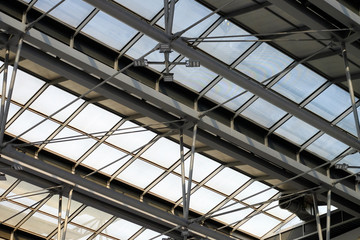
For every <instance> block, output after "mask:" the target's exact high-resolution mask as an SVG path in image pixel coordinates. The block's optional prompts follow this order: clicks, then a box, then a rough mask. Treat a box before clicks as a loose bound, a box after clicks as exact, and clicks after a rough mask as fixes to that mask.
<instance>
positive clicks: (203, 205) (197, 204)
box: [190, 187, 225, 213]
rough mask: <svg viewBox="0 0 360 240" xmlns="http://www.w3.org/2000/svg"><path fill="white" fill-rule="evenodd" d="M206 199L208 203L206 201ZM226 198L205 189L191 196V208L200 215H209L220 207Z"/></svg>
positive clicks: (202, 188)
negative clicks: (215, 208) (212, 210)
mask: <svg viewBox="0 0 360 240" xmlns="http://www.w3.org/2000/svg"><path fill="white" fill-rule="evenodd" d="M204 199H206V201H204ZM224 199H225V197H223V196H221V195H220V194H217V193H215V192H213V191H211V190H208V189H206V188H204V187H201V188H199V189H198V190H197V191H196V192H194V193H193V194H191V198H190V208H192V209H194V210H195V211H197V212H200V213H207V212H209V211H210V210H211V209H213V208H214V207H215V206H216V205H218V204H219V203H220V202H221V201H222V200H224Z"/></svg>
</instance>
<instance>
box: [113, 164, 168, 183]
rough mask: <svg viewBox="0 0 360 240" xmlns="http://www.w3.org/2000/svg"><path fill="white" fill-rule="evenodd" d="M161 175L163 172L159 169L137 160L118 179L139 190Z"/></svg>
mask: <svg viewBox="0 0 360 240" xmlns="http://www.w3.org/2000/svg"><path fill="white" fill-rule="evenodd" d="M161 173H163V170H161V169H160V168H158V167H155V166H154V165H152V164H150V163H147V162H144V161H142V160H139V159H137V160H135V161H134V162H133V163H132V164H131V165H130V166H128V167H127V168H126V169H125V170H124V171H122V172H121V173H120V174H119V176H118V178H120V179H122V180H124V181H126V182H128V183H130V184H132V185H135V186H138V187H140V188H145V187H146V186H148V185H149V184H150V183H151V182H152V181H154V180H155V179H156V178H157V177H158V176H159V175H160V174H161Z"/></svg>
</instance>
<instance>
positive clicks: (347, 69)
mask: <svg viewBox="0 0 360 240" xmlns="http://www.w3.org/2000/svg"><path fill="white" fill-rule="evenodd" d="M341 50H342V56H343V58H344V64H345V75H346V80H347V83H348V87H349V93H350V98H351V105H352V108H353V113H354V118H355V127H356V133H357V137H358V139H360V126H359V115H358V112H357V109H356V104H355V95H354V89H353V85H352V81H351V74H350V67H349V62H348V58H347V52H346V46H345V42H343V43H341Z"/></svg>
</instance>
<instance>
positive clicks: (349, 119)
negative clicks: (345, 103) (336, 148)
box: [337, 108, 360, 136]
mask: <svg viewBox="0 0 360 240" xmlns="http://www.w3.org/2000/svg"><path fill="white" fill-rule="evenodd" d="M357 112H358V116H360V108H357ZM358 124H359V123H358ZM337 126H338V127H341V128H342V129H344V130H346V131H348V132H349V133H351V134H353V135H354V136H357V132H356V125H355V118H354V112H351V113H350V114H349V115H347V116H346V117H345V118H344V119H343V120H341V121H340V122H339V123H338V124H337Z"/></svg>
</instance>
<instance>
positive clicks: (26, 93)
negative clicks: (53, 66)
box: [0, 66, 45, 104]
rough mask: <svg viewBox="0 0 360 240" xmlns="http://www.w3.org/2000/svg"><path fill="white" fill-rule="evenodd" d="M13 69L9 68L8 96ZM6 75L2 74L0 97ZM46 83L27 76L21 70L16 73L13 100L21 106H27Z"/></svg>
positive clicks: (0, 77) (0, 78) (0, 76)
mask: <svg viewBox="0 0 360 240" xmlns="http://www.w3.org/2000/svg"><path fill="white" fill-rule="evenodd" d="M12 69H13V68H12V67H11V66H9V69H8V78H7V87H6V96H7V94H8V92H9V87H10V80H11V75H12ZM3 78H4V73H3V72H1V73H0V96H1V94H2V86H3ZM44 84H45V82H44V81H41V80H40V79H38V78H36V77H33V76H31V75H30V74H27V73H25V72H23V71H21V70H20V69H18V70H17V72H16V78H15V85H14V90H13V93H12V97H11V99H12V100H13V101H16V102H18V103H20V104H25V103H26V102H27V101H28V100H29V99H30V98H31V97H32V96H33V95H34V94H35V93H36V92H37V91H38V90H39V89H40V88H41V87H42V86H43V85H44Z"/></svg>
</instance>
